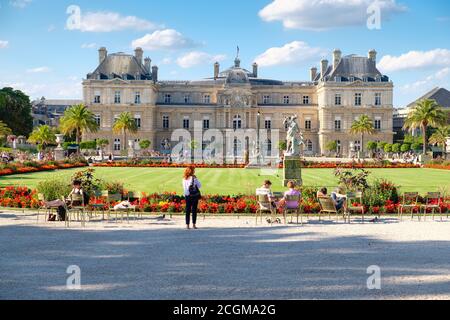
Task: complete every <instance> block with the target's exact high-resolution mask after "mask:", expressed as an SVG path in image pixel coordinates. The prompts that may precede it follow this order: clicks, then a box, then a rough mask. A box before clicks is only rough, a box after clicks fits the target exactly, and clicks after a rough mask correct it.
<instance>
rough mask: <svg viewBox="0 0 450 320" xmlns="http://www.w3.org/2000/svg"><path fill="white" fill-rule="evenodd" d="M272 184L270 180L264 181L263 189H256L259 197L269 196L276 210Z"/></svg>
mask: <svg viewBox="0 0 450 320" xmlns="http://www.w3.org/2000/svg"><path fill="white" fill-rule="evenodd" d="M271 187H272V182H271V181H269V180H266V181H264V183H263V185H262V187H261V188H258V189H256V195H257V196H261V195H262V196H265V195H267V196H268V197H269V201H270V202H271V203H272V206H273V207H274V208H275V207H276V204H275V197H274V195H273V192H272V190H271Z"/></svg>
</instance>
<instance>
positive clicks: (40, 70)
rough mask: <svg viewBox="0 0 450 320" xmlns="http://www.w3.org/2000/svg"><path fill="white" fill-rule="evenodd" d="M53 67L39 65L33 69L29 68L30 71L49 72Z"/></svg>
mask: <svg viewBox="0 0 450 320" xmlns="http://www.w3.org/2000/svg"><path fill="white" fill-rule="evenodd" d="M50 71H51V69H50V68H49V67H37V68H33V69H28V70H27V72H28V73H47V72H50Z"/></svg>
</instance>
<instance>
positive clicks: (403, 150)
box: [400, 143, 411, 152]
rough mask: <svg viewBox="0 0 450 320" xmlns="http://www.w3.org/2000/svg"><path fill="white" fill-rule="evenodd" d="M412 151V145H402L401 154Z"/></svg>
mask: <svg viewBox="0 0 450 320" xmlns="http://www.w3.org/2000/svg"><path fill="white" fill-rule="evenodd" d="M410 150H411V145H410V144H409V143H404V144H402V146H401V148H400V151H401V152H408V151H410Z"/></svg>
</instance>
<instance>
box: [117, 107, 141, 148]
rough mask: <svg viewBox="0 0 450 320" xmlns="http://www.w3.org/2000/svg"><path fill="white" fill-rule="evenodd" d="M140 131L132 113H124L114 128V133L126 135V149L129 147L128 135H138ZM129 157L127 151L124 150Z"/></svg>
mask: <svg viewBox="0 0 450 320" xmlns="http://www.w3.org/2000/svg"><path fill="white" fill-rule="evenodd" d="M137 131H138V127H137V125H136V121H135V120H134V117H133V115H132V114H131V112H128V111H127V112H122V113H121V114H120V115H119V118H117V120H116V122H115V123H114V126H113V132H114V133H115V134H123V135H124V144H125V148H127V146H128V142H127V133H136V132H137ZM122 151H123V152H124V153H125V154H124V155H125V156H126V155H127V152H126V150H122Z"/></svg>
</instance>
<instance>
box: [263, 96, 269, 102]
mask: <svg viewBox="0 0 450 320" xmlns="http://www.w3.org/2000/svg"><path fill="white" fill-rule="evenodd" d="M263 104H270V96H263Z"/></svg>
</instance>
